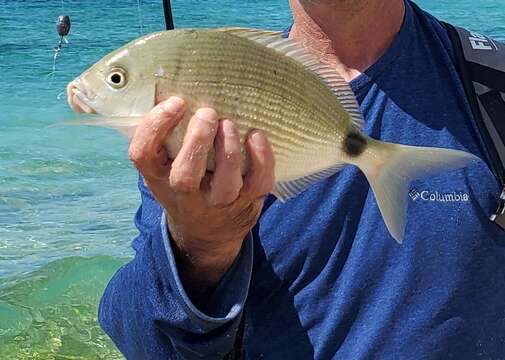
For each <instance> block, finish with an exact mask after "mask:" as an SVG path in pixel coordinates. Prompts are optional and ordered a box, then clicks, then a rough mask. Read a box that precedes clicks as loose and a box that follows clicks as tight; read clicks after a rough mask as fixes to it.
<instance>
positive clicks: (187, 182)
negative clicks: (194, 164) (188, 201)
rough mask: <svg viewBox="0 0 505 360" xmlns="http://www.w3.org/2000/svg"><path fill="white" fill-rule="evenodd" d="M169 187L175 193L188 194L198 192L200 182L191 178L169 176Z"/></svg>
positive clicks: (186, 176)
mask: <svg viewBox="0 0 505 360" xmlns="http://www.w3.org/2000/svg"><path fill="white" fill-rule="evenodd" d="M170 186H171V187H172V188H173V189H174V190H175V191H177V192H181V193H190V192H196V191H198V190H199V188H200V181H199V180H198V179H196V178H195V177H193V176H188V175H182V174H180V175H177V174H175V175H172V176H170Z"/></svg>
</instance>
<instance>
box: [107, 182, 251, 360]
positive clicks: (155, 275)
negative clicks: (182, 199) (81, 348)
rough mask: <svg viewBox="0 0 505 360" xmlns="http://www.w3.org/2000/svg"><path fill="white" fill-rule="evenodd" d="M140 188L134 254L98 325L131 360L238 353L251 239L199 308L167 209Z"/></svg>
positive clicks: (115, 281) (116, 278)
mask: <svg viewBox="0 0 505 360" xmlns="http://www.w3.org/2000/svg"><path fill="white" fill-rule="evenodd" d="M139 189H140V192H141V195H142V204H141V207H140V208H139V210H138V212H137V215H136V217H135V224H136V226H137V228H138V229H139V232H140V234H139V236H138V237H137V238H136V239H135V240H134V241H133V244H132V246H133V247H134V249H135V250H136V255H135V257H134V259H133V260H132V261H131V262H129V263H127V264H126V265H125V266H123V267H122V268H121V269H119V270H118V272H117V273H116V274H115V275H114V277H113V278H112V279H111V280H110V282H109V284H108V286H107V288H106V289H105V292H104V294H103V296H102V299H101V301H100V306H99V310H98V318H99V322H100V324H101V326H102V328H103V329H104V330H105V332H106V333H107V334H108V335H109V336H110V337H111V339H112V340H113V341H114V343H115V344H116V346H117V347H118V349H119V350H120V351H121V352H122V353H123V354H124V355H125V356H126V357H127V358H128V359H167V358H170V359H194V358H195V359H196V358H198V359H222V358H223V356H224V355H225V354H227V353H229V352H230V351H232V349H233V345H234V342H235V338H236V334H237V330H238V327H239V324H240V320H241V316H242V311H243V308H244V305H245V301H246V299H247V293H248V290H249V284H250V280H251V273H252V260H253V241H252V236H251V235H249V236H248V237H247V238H246V239H245V241H244V244H243V247H242V250H241V252H240V254H239V256H238V257H237V259H236V260H235V262H234V263H233V265H232V267H231V268H230V270H228V272H227V273H226V274H225V276H224V277H223V279H222V280H221V282H220V284H219V285H218V286H217V287H216V289H215V290H214V292H213V293H212V295H210V297H209V299H208V301H207V303H206V304H205V306H204V308H202V309H198V308H197V307H196V306H195V305H194V304H193V303H192V302H191V300H190V299H189V297H188V295H187V293H186V291H185V289H184V287H183V285H182V283H181V280H180V278H179V275H178V270H177V265H176V263H175V259H174V255H173V252H172V248H171V245H170V238H169V236H170V235H169V232H168V231H167V226H166V221H165V216H164V215H163V211H162V209H161V207H160V205H159V204H158V203H157V202H156V200H155V199H154V198H153V196H152V195H151V193H150V191H149V190H148V189H147V188H146V186H145V185H144V183H143V181H142V179H140V180H139Z"/></svg>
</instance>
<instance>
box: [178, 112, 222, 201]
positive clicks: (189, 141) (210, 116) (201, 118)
mask: <svg viewBox="0 0 505 360" xmlns="http://www.w3.org/2000/svg"><path fill="white" fill-rule="evenodd" d="M218 120H219V119H218V116H217V113H216V111H215V110H213V109H210V108H202V109H200V110H198V111H197V112H196V113H195V115H194V116H193V117H192V118H191V120H190V121H189V124H188V129H187V131H186V135H185V136H184V143H183V144H182V148H181V150H180V151H179V154H177V156H176V158H175V160H174V162H173V163H172V171H171V172H170V185H171V186H172V187H173V188H174V190H176V191H179V192H195V191H197V190H199V188H200V183H201V181H202V178H203V176H204V175H205V171H206V169H207V157H208V155H209V151H210V150H211V149H212V145H213V144H214V138H215V137H216V132H217V128H218Z"/></svg>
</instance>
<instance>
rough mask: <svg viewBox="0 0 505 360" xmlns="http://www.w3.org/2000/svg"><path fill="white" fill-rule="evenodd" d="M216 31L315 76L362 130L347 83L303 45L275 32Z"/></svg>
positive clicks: (359, 112)
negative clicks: (266, 50)
mask: <svg viewBox="0 0 505 360" xmlns="http://www.w3.org/2000/svg"><path fill="white" fill-rule="evenodd" d="M219 30H220V31H223V32H226V33H228V34H231V35H235V36H239V37H243V38H246V39H249V40H252V41H255V42H257V43H259V44H261V45H264V46H266V47H268V48H271V49H274V50H276V51H278V52H280V53H281V54H284V55H286V56H289V57H290V58H292V59H294V60H296V61H297V62H299V63H300V64H302V65H303V66H305V67H306V68H307V69H309V70H311V71H312V72H314V73H315V74H316V75H318V76H319V78H320V79H321V80H322V82H323V83H324V84H325V85H326V86H328V88H329V89H330V90H331V91H332V92H333V93H334V94H335V96H336V97H337V99H338V100H339V102H340V104H341V105H342V106H343V108H344V109H345V110H346V111H347V112H348V113H349V114H350V115H351V117H352V120H353V123H354V124H355V125H356V126H357V127H358V128H360V129H361V128H362V127H363V124H364V119H363V114H362V113H361V111H360V109H359V105H358V102H357V101H356V95H354V92H353V91H352V89H351V87H350V86H349V83H348V82H347V81H345V80H344V78H343V77H342V75H340V73H339V72H338V71H337V70H335V68H333V67H331V66H330V65H327V64H324V63H322V62H321V60H319V58H318V57H317V56H315V55H314V54H312V53H311V52H309V51H308V50H307V49H305V48H304V47H303V45H301V44H300V43H298V42H297V41H295V40H293V39H288V38H284V37H283V36H282V33H280V32H276V31H265V30H258V29H247V28H224V29H219Z"/></svg>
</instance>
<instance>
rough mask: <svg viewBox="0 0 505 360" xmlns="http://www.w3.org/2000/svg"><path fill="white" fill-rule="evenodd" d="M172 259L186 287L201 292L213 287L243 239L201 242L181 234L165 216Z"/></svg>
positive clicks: (230, 262)
mask: <svg viewBox="0 0 505 360" xmlns="http://www.w3.org/2000/svg"><path fill="white" fill-rule="evenodd" d="M166 218H167V227H168V229H167V230H168V231H169V233H170V235H171V236H170V239H171V242H172V248H173V252H174V257H175V260H176V263H177V267H178V270H179V275H180V276H181V279H182V280H183V282H184V284H185V286H186V287H189V288H192V289H193V290H194V291H196V290H199V291H198V292H205V291H207V290H208V289H209V288H213V287H214V286H216V285H217V284H218V283H219V281H220V280H221V278H222V277H223V275H224V274H225V273H226V272H227V271H228V269H229V268H230V267H231V266H232V264H233V262H234V261H235V259H236V258H237V256H238V254H239V253H240V249H241V247H242V242H243V239H244V237H245V235H244V236H242V237H240V238H237V239H233V238H232V239H226V240H225V239H221V238H216V239H201V238H196V237H193V236H190V235H188V234H185V233H182V232H181V231H180V230H179V228H178V227H177V226H176V225H175V224H174V223H173V222H172V221H171V219H170V217H169V216H168V215H167V216H166Z"/></svg>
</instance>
